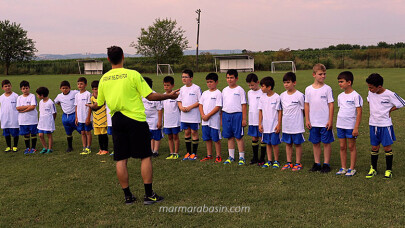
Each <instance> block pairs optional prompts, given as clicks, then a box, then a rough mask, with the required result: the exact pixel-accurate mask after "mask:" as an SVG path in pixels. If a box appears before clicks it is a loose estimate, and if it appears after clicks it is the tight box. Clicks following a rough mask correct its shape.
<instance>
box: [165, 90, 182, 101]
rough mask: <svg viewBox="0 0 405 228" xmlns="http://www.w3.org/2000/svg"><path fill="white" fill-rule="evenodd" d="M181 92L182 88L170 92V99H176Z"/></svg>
mask: <svg viewBox="0 0 405 228" xmlns="http://www.w3.org/2000/svg"><path fill="white" fill-rule="evenodd" d="M179 94H180V89H176V90H173V91H172V92H171V93H169V94H168V96H169V99H176V98H177V97H178V96H179Z"/></svg>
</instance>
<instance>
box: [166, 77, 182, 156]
mask: <svg viewBox="0 0 405 228" xmlns="http://www.w3.org/2000/svg"><path fill="white" fill-rule="evenodd" d="M163 87H164V90H165V91H166V94H169V93H171V92H172V90H173V88H174V78H173V77H172V76H166V77H165V78H163ZM162 104H163V110H164V112H163V133H165V134H166V135H167V137H168V139H169V149H170V154H169V156H168V157H167V158H166V159H178V158H179V144H180V140H179V132H180V109H179V106H178V105H177V99H167V100H163V101H162Z"/></svg>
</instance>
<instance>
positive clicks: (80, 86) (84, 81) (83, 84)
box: [77, 77, 87, 91]
mask: <svg viewBox="0 0 405 228" xmlns="http://www.w3.org/2000/svg"><path fill="white" fill-rule="evenodd" d="M86 86H87V79H86V78H85V77H80V78H79V79H77V88H78V89H79V90H80V91H83V90H86Z"/></svg>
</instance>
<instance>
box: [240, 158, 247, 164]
mask: <svg viewBox="0 0 405 228" xmlns="http://www.w3.org/2000/svg"><path fill="white" fill-rule="evenodd" d="M245 163H246V161H245V159H244V158H242V157H240V158H239V162H238V165H244V164H245Z"/></svg>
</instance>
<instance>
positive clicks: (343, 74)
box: [337, 71, 354, 85]
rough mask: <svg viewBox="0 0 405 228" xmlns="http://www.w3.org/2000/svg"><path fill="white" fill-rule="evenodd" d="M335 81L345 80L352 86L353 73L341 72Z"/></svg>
mask: <svg viewBox="0 0 405 228" xmlns="http://www.w3.org/2000/svg"><path fill="white" fill-rule="evenodd" d="M337 79H338V80H340V79H344V80H346V81H347V82H349V81H350V82H352V85H353V79H354V77H353V73H352V72H350V71H343V72H341V73H340V74H339V75H338V77H337Z"/></svg>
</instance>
